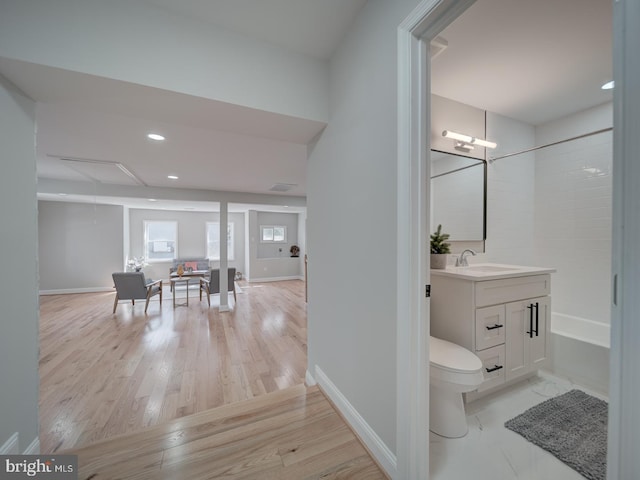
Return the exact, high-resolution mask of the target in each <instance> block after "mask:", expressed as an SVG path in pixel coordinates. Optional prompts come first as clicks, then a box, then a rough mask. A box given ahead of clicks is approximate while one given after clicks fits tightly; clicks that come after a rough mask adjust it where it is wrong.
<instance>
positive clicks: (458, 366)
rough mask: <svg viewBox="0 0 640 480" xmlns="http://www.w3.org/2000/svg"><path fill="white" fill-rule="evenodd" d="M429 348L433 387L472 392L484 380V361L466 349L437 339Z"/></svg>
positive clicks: (434, 339)
mask: <svg viewBox="0 0 640 480" xmlns="http://www.w3.org/2000/svg"><path fill="white" fill-rule="evenodd" d="M429 347H430V348H429V364H430V367H431V368H430V369H429V370H430V374H429V377H430V378H429V381H430V383H431V385H436V386H441V387H446V388H448V389H450V390H453V391H456V392H470V391H472V390H475V389H476V387H477V386H478V385H480V384H481V383H482V381H483V380H484V374H483V373H482V361H481V360H480V359H479V358H478V357H477V356H476V355H474V354H473V353H472V352H470V351H469V350H467V349H466V348H464V347H461V346H460V345H456V344H455V343H451V342H448V341H446V340H442V339H440V338H435V337H430V339H429Z"/></svg>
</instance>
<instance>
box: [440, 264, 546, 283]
mask: <svg viewBox="0 0 640 480" xmlns="http://www.w3.org/2000/svg"><path fill="white" fill-rule="evenodd" d="M553 272H555V269H553V268H546V267H527V266H524V265H505V264H502V263H472V264H471V265H469V266H467V267H454V266H453V265H449V266H447V268H443V269H432V270H431V274H432V275H444V276H448V277H455V278H462V279H466V280H474V281H478V280H480V281H481V280H498V279H500V278H511V277H524V276H527V275H540V274H543V273H553Z"/></svg>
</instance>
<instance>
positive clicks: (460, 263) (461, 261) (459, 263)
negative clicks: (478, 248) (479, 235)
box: [456, 248, 476, 267]
mask: <svg viewBox="0 0 640 480" xmlns="http://www.w3.org/2000/svg"><path fill="white" fill-rule="evenodd" d="M467 252H469V253H470V254H471V255H473V256H474V257H475V255H476V252H474V251H473V250H471V249H470V248H467V249H466V250H463V251H462V253H461V254H460V256H459V257H458V258H456V267H468V266H469V262H468V261H467V257H465V256H464V254H465V253H467Z"/></svg>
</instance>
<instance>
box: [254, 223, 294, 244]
mask: <svg viewBox="0 0 640 480" xmlns="http://www.w3.org/2000/svg"><path fill="white" fill-rule="evenodd" d="M260 241H261V242H263V243H285V242H286V241H287V227H283V226H282V225H261V226H260Z"/></svg>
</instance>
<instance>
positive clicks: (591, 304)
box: [535, 105, 613, 323]
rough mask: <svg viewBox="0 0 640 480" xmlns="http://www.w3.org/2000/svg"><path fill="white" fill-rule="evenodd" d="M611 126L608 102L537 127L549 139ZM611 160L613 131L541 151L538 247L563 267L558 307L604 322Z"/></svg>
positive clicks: (540, 254) (539, 257) (545, 260)
mask: <svg viewBox="0 0 640 480" xmlns="http://www.w3.org/2000/svg"><path fill="white" fill-rule="evenodd" d="M576 125H579V128H580V129H581V130H582V131H577V130H576ZM607 126H611V109H610V106H609V105H605V106H601V107H596V108H595V109H590V110H587V111H585V112H581V113H578V114H576V115H573V116H572V117H570V118H567V119H563V120H562V121H556V122H553V124H552V125H546V126H541V127H538V129H537V132H536V133H537V137H538V138H539V139H540V141H541V142H545V143H546V142H548V141H554V140H556V139H561V138H566V137H571V136H575V135H578V134H580V133H587V132H590V131H595V130H599V129H601V128H605V127H607ZM553 137H556V138H553ZM612 158H613V145H612V133H611V132H606V133H601V134H598V135H594V136H590V137H586V138H584V139H580V140H574V141H571V142H568V143H564V144H561V145H557V146H553V147H549V148H546V149H542V150H539V151H538V152H536V191H535V198H536V203H535V239H536V242H535V253H536V261H537V262H538V263H541V264H545V265H547V264H548V265H551V266H554V267H556V268H557V269H558V272H557V273H556V274H554V275H553V281H552V298H553V311H554V312H558V313H562V314H566V315H572V316H576V317H580V318H585V319H588V320H592V321H596V322H603V323H609V322H610V302H611V215H612V213H611V207H612V183H611V180H612V179H611V166H612Z"/></svg>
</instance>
